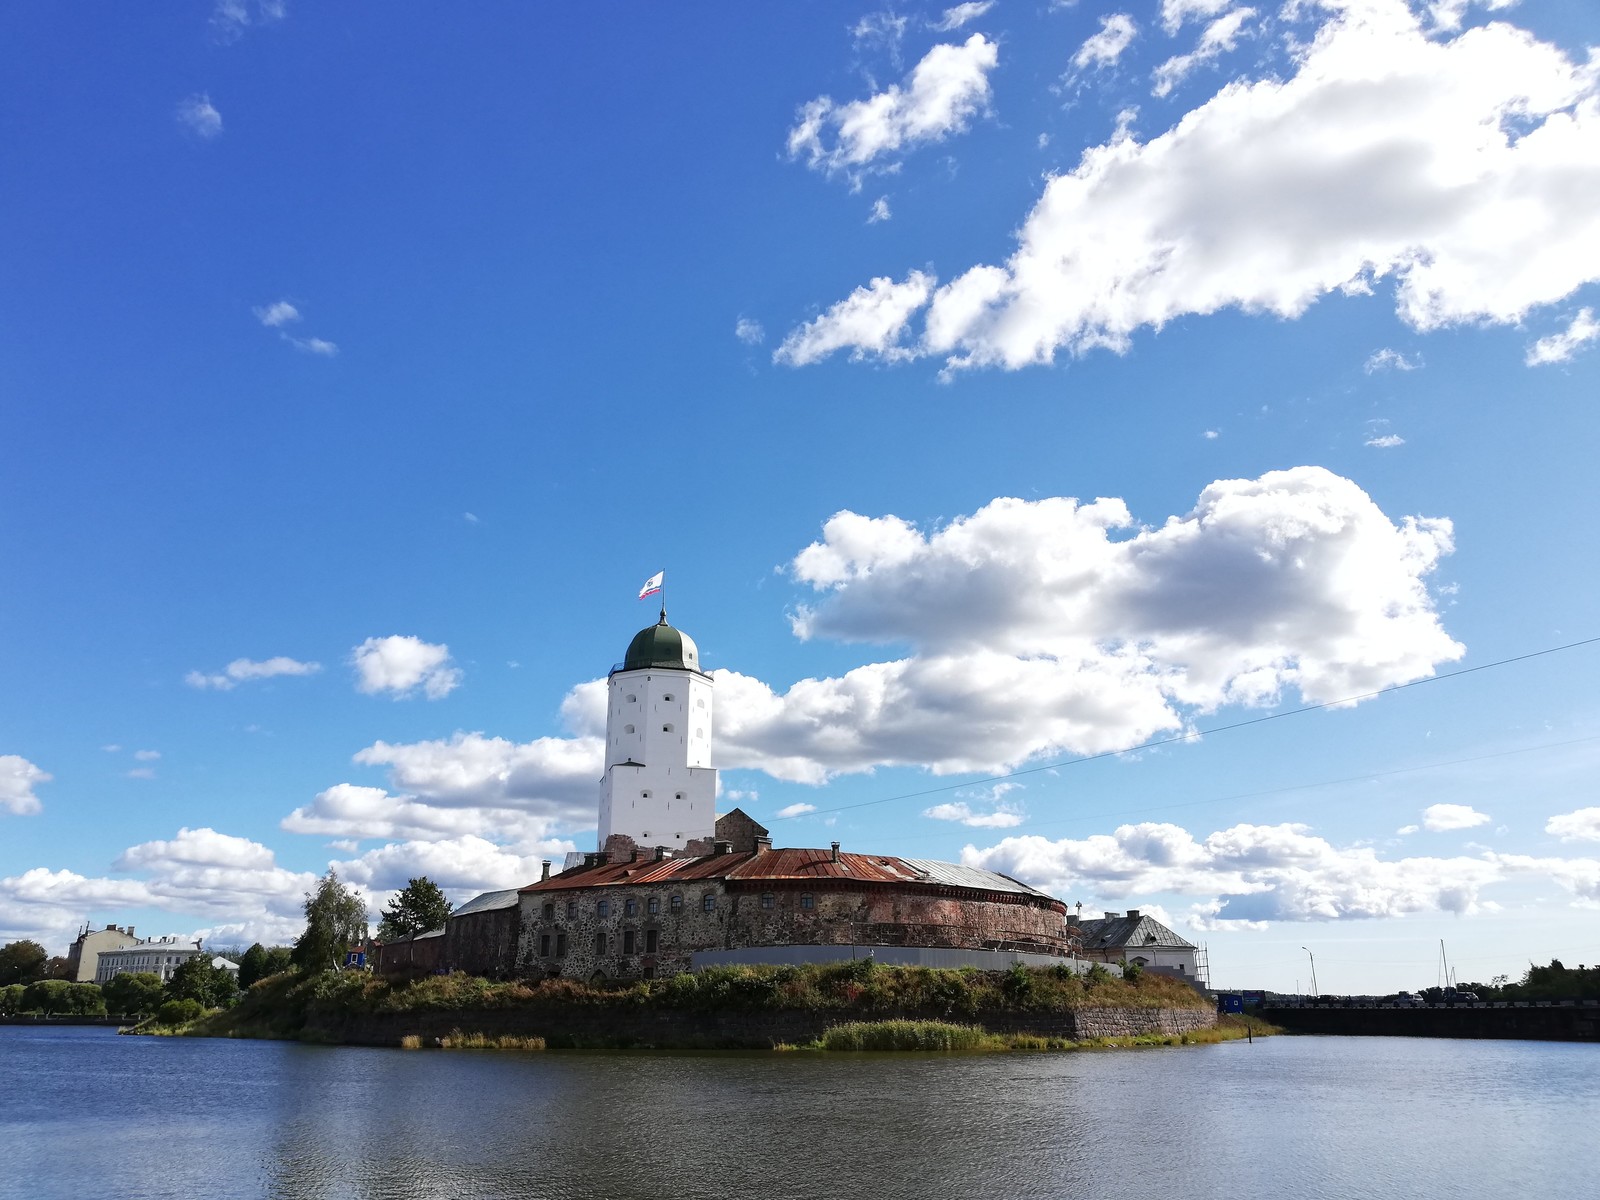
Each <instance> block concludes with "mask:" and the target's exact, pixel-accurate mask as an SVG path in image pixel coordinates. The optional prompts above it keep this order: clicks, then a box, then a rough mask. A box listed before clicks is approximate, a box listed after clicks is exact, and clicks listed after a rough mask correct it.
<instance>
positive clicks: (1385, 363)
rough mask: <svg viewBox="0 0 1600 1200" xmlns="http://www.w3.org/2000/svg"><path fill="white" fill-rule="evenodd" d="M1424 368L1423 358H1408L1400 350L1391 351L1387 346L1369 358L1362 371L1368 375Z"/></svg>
mask: <svg viewBox="0 0 1600 1200" xmlns="http://www.w3.org/2000/svg"><path fill="white" fill-rule="evenodd" d="M1420 366H1422V356H1421V355H1418V356H1417V357H1416V358H1407V357H1406V356H1405V355H1404V354H1401V353H1400V351H1398V350H1391V349H1389V348H1388V347H1387V346H1385V347H1384V348H1383V349H1382V350H1374V351H1373V352H1372V353H1371V354H1370V355H1368V356H1367V361H1366V362H1364V363H1362V364H1361V369H1362V370H1363V371H1365V372H1366V373H1367V374H1368V375H1372V374H1375V373H1376V372H1378V371H1415V370H1416V369H1417V368H1418V367H1420Z"/></svg>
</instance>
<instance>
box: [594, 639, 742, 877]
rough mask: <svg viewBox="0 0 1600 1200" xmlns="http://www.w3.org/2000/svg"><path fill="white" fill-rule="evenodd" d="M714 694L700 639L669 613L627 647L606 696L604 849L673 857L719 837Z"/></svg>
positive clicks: (602, 788)
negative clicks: (659, 850) (626, 844)
mask: <svg viewBox="0 0 1600 1200" xmlns="http://www.w3.org/2000/svg"><path fill="white" fill-rule="evenodd" d="M712 686H713V685H712V681H711V677H710V676H709V675H707V674H705V673H704V672H703V671H701V670H700V650H699V648H698V647H697V646H696V645H695V644H694V639H693V638H691V637H690V636H689V635H688V634H686V633H682V632H680V631H679V630H677V629H674V628H673V627H672V626H671V625H668V624H667V613H666V610H665V609H662V610H661V620H660V621H659V622H658V623H657V624H655V625H652V626H650V627H649V628H648V629H641V630H640V631H639V632H638V634H637V635H635V637H634V639H633V641H632V642H630V643H629V644H628V653H627V657H626V658H625V659H624V660H623V661H622V662H621V663H620V664H618V665H617V666H616V667H614V668H612V671H611V678H610V681H609V686H608V689H607V691H608V695H607V702H606V773H605V778H604V779H602V780H601V782H600V846H601V847H602V848H604V846H605V844H606V839H607V838H608V837H610V836H611V835H612V834H614V833H623V834H627V835H628V836H629V837H631V838H633V840H634V841H636V842H637V843H638V844H639V845H640V846H642V847H651V846H669V847H671V848H673V849H681V848H682V847H683V846H684V845H685V844H686V843H687V842H689V841H691V840H692V839H695V838H709V837H713V836H714V835H715V831H716V823H717V812H716V806H717V772H716V770H715V768H713V767H712V766H711V699H712V696H711V693H712Z"/></svg>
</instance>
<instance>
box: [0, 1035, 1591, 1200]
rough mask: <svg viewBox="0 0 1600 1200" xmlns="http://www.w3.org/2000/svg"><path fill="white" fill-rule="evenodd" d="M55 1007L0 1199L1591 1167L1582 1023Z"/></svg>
mask: <svg viewBox="0 0 1600 1200" xmlns="http://www.w3.org/2000/svg"><path fill="white" fill-rule="evenodd" d="M74 1032H75V1031H54V1033H55V1034H56V1035H57V1036H56V1037H55V1038H54V1040H51V1039H49V1038H47V1037H45V1035H44V1034H43V1033H40V1032H39V1031H32V1033H33V1036H32V1037H31V1038H29V1037H19V1036H17V1033H16V1031H15V1030H10V1029H0V1074H3V1076H4V1078H5V1080H6V1084H7V1086H6V1087H5V1088H3V1089H0V1140H3V1144H4V1145H5V1146H6V1148H7V1156H6V1157H7V1163H8V1165H10V1166H11V1167H12V1170H10V1171H3V1172H0V1197H4V1198H5V1200H11V1198H12V1197H17V1198H19V1200H20V1198H21V1197H24V1196H25V1197H28V1198H29V1200H33V1198H35V1197H41V1198H53V1197H56V1196H61V1197H66V1196H82V1195H85V1194H89V1193H94V1194H98V1195H115V1196H127V1197H130V1198H132V1200H156V1198H158V1197H160V1198H164V1197H168V1196H174V1197H176V1196H196V1195H204V1196H224V1197H235V1196H238V1197H255V1196H266V1197H275V1198H277V1197H281V1198H283V1200H313V1198H315V1200H329V1198H343V1197H349V1198H352V1200H436V1198H440V1197H485V1198H500V1197H505V1198H513V1197H515V1198H523V1197H550V1198H568V1197H613V1198H616V1200H631V1198H633V1197H640V1198H643V1197H649V1198H650V1200H659V1197H661V1196H663V1195H671V1196H674V1197H685V1198H697V1197H719V1198H727V1197H742V1196H761V1197H772V1198H783V1197H845V1196H850V1197H857V1196H863V1195H866V1196H870V1197H874V1198H881V1200H900V1198H902V1197H905V1198H910V1197H924V1198H926V1197H966V1196H980V1195H981V1196H1006V1197H1018V1198H1029V1197H1041V1198H1042V1197H1051V1198H1070V1197H1086V1198H1087V1197H1093V1198H1095V1200H1120V1198H1123V1197H1128V1198H1132V1197H1139V1198H1140V1200H1144V1198H1145V1197H1149V1196H1153V1195H1165V1196H1170V1197H1178V1198H1180V1200H1188V1198H1195V1200H1198V1198H1200V1197H1206V1198H1210V1197H1215V1196H1223V1195H1226V1196H1229V1197H1236V1198H1239V1200H1252V1198H1254V1197H1261V1198H1263V1200H1265V1198H1268V1197H1271V1198H1273V1200H1277V1198H1278V1197H1281V1196H1283V1195H1286V1194H1293V1195H1295V1196H1297V1197H1308V1198H1310V1200H1320V1198H1323V1197H1326V1198H1328V1200H1333V1198H1334V1197H1338V1198H1340V1200H1344V1198H1347V1197H1354V1196H1363V1197H1364V1196H1394V1197H1402V1196H1403V1197H1419V1198H1422V1200H1446V1198H1448V1200H1457V1198H1458V1197H1469V1196H1470V1197H1476V1196H1501V1195H1509V1194H1526V1193H1528V1192H1529V1191H1530V1190H1531V1191H1534V1192H1536V1193H1538V1194H1541V1195H1546V1196H1581V1195H1588V1194H1592V1193H1591V1191H1590V1184H1591V1182H1592V1179H1593V1177H1594V1175H1595V1172H1596V1170H1597V1168H1600V1150H1597V1148H1596V1145H1595V1140H1594V1138H1593V1135H1592V1131H1593V1128H1594V1121H1595V1119H1596V1117H1600V1072H1597V1071H1596V1070H1595V1068H1596V1067H1597V1066H1600V1047H1597V1046H1574V1045H1557V1044H1544V1043H1532V1042H1440V1041H1406V1040H1397V1039H1369V1040H1361V1039H1313V1038H1300V1039H1287V1038H1280V1039H1273V1040H1271V1041H1266V1042H1258V1043H1257V1044H1256V1045H1255V1046H1253V1047H1251V1046H1239V1045H1230V1046H1218V1047H1200V1048H1193V1049H1185V1050H1170V1051H1143V1052H1113V1053H1102V1054H1077V1055H1037V1056H1034V1055H993V1056H974V1057H958V1058H947V1057H938V1056H930V1057H908V1056H894V1055H887V1056H866V1055H861V1056H844V1055H828V1056H822V1055H738V1054H726V1055H706V1054H679V1055H673V1054H655V1055H630V1054H599V1053H591V1054H562V1053H550V1054H525V1053H517V1052H502V1051H482V1052H472V1051H458V1052H443V1051H417V1052H405V1051H390V1050H368V1049H354V1048H324V1047H304V1046H294V1045H284V1044H281V1043H251V1042H200V1041H168V1040H160V1041H157V1040H153V1039H130V1038H121V1039H118V1038H115V1037H111V1036H109V1035H104V1034H101V1033H100V1032H99V1031H87V1034H88V1035H92V1036H88V1035H84V1036H61V1035H66V1034H71V1033H74ZM91 1080H92V1081H95V1085H94V1086H87V1087H86V1086H85V1083H86V1081H91ZM24 1098H27V1102H24ZM108 1184H109V1185H110V1186H108Z"/></svg>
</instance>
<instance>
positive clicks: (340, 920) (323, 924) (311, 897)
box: [291, 868, 367, 972]
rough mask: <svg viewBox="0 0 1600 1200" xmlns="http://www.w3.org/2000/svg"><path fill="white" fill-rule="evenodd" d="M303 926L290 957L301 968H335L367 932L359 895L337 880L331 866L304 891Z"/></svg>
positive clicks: (320, 969)
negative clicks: (311, 887)
mask: <svg viewBox="0 0 1600 1200" xmlns="http://www.w3.org/2000/svg"><path fill="white" fill-rule="evenodd" d="M305 910H306V929H305V932H304V933H302V934H301V935H300V936H299V938H298V939H296V941H295V944H294V951H293V953H292V955H291V958H292V960H293V962H294V965H295V966H297V967H299V968H300V970H302V971H308V972H309V971H325V970H328V969H330V968H332V969H335V970H337V969H338V967H339V964H340V963H342V962H343V961H344V956H345V953H346V951H348V950H349V949H350V944H351V943H352V942H359V941H362V940H363V939H365V938H366V936H367V906H366V903H365V902H364V901H363V900H362V899H361V897H360V896H358V895H356V893H355V892H353V891H351V890H350V889H349V888H347V887H345V885H344V884H342V883H340V882H339V876H338V874H337V873H335V872H334V871H333V870H332V869H331V868H330V869H329V871H328V873H327V874H326V875H324V876H323V877H322V878H321V879H320V880H318V882H317V888H316V890H315V891H313V892H307V893H306V903H305Z"/></svg>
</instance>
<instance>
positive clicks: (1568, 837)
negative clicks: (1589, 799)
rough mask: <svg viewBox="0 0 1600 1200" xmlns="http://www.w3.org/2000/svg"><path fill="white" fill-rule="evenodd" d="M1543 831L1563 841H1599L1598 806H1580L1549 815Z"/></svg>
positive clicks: (1599, 821) (1599, 812) (1599, 816)
mask: <svg viewBox="0 0 1600 1200" xmlns="http://www.w3.org/2000/svg"><path fill="white" fill-rule="evenodd" d="M1544 831H1545V832H1546V833H1552V834H1554V835H1555V836H1556V837H1558V838H1560V839H1561V840H1562V841H1563V842H1600V808H1580V809H1577V810H1576V811H1574V812H1569V813H1561V814H1559V815H1558V816H1554V817H1551V818H1550V820H1549V821H1547V822H1546V823H1545V827H1544Z"/></svg>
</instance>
